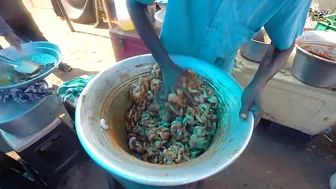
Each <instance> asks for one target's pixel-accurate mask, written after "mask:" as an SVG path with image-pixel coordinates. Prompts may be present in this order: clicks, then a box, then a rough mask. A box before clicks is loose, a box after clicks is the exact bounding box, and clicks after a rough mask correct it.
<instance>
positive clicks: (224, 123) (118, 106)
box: [100, 72, 237, 166]
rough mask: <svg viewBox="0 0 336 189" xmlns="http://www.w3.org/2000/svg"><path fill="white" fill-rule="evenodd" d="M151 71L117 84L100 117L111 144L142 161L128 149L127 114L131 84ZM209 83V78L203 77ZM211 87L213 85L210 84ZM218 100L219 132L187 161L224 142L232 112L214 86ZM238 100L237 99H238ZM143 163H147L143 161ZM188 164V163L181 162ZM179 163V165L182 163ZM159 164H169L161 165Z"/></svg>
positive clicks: (210, 150) (223, 96)
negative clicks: (204, 149)
mask: <svg viewBox="0 0 336 189" xmlns="http://www.w3.org/2000/svg"><path fill="white" fill-rule="evenodd" d="M148 74H149V72H146V73H142V74H139V75H137V76H134V77H130V78H127V79H124V80H123V81H122V82H121V83H120V84H119V85H118V86H116V87H115V88H114V89H113V90H112V91H110V92H109V94H108V95H107V96H106V97H105V98H104V100H103V103H102V104H103V105H102V107H101V108H100V117H101V118H104V119H105V122H106V124H107V125H109V129H108V130H106V131H104V130H102V131H103V132H104V134H105V136H106V138H107V139H108V141H109V142H110V144H111V145H113V146H117V149H118V148H119V152H120V153H121V154H123V155H125V152H126V153H127V154H128V156H132V157H133V158H134V159H136V160H137V161H141V160H139V159H137V158H136V157H134V156H133V155H131V152H130V151H129V149H128V142H127V139H126V129H125V114H126V112H127V111H128V110H129V109H130V108H131V106H132V101H131V100H130V96H129V91H130V86H131V84H132V83H134V82H135V81H136V80H137V79H138V78H139V77H140V76H146V75H148ZM203 80H204V81H205V82H206V83H207V84H209V82H207V79H203ZM210 86H211V87H213V85H211V84H210ZM213 88H214V90H215V92H216V95H217V98H218V101H219V105H218V109H217V116H218V118H219V121H218V124H217V132H216V134H215V136H214V138H213V140H212V143H211V145H210V147H209V148H208V149H207V150H206V151H205V152H204V153H203V154H202V155H200V156H199V157H198V158H195V159H193V160H191V161H189V162H187V163H190V162H193V161H195V160H197V159H199V158H206V157H207V156H209V155H211V154H212V153H214V152H215V150H216V146H218V145H217V144H219V143H222V142H223V140H224V138H225V135H226V133H227V131H228V129H229V124H230V116H229V115H230V112H227V110H228V109H230V108H228V106H230V103H228V102H227V100H228V99H227V98H226V96H225V93H223V92H220V89H218V88H216V87H213ZM236 100H237V99H236ZM141 162H143V163H147V162H144V161H141ZM181 164H186V163H181ZM181 164H179V165H181ZM159 166H169V165H159Z"/></svg>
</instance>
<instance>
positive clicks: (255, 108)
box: [251, 106, 263, 126]
mask: <svg viewBox="0 0 336 189" xmlns="http://www.w3.org/2000/svg"><path fill="white" fill-rule="evenodd" d="M251 111H252V113H253V115H254V126H257V125H258V123H259V122H260V120H261V116H262V114H263V111H262V109H261V108H260V107H258V106H252V107H251Z"/></svg>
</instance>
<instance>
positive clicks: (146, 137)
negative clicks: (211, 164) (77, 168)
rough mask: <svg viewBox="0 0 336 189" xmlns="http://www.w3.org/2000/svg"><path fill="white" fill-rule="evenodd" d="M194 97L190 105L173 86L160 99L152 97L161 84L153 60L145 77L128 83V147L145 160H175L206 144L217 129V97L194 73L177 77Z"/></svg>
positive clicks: (194, 154)
mask: <svg viewBox="0 0 336 189" xmlns="http://www.w3.org/2000/svg"><path fill="white" fill-rule="evenodd" d="M180 82H181V85H182V87H183V88H184V89H187V90H188V91H189V93H190V94H191V96H192V98H193V99H194V105H190V103H188V100H187V98H186V96H185V95H184V93H183V92H182V90H181V89H179V88H176V91H175V92H174V93H170V94H169V95H168V97H167V99H166V101H164V102H163V103H160V104H159V103H157V102H155V101H154V96H155V95H156V94H157V93H158V92H159V90H160V88H161V85H162V77H161V71H160V69H159V67H158V65H157V64H155V65H154V66H153V70H152V71H151V73H150V75H149V76H147V77H140V78H139V79H138V80H137V81H136V82H135V83H133V84H132V86H131V89H130V92H129V94H130V97H131V99H132V100H133V106H132V107H131V108H130V109H129V111H128V112H127V113H126V125H125V128H126V131H127V140H128V145H129V150H130V151H131V152H133V153H134V155H135V156H136V157H137V158H139V159H141V160H143V161H146V162H150V163H155V164H178V163H183V162H187V161H189V160H191V159H194V158H196V157H198V156H199V155H201V154H202V153H204V152H205V150H206V149H207V148H208V147H209V145H210V143H211V141H212V138H213V136H214V134H215V132H216V129H217V121H218V118H217V115H216V110H217V106H218V100H217V97H216V95H215V93H214V90H213V89H212V88H211V87H210V86H208V85H206V84H205V83H204V82H203V81H202V80H201V79H199V78H198V77H197V76H196V75H193V78H187V77H183V78H181V80H180Z"/></svg>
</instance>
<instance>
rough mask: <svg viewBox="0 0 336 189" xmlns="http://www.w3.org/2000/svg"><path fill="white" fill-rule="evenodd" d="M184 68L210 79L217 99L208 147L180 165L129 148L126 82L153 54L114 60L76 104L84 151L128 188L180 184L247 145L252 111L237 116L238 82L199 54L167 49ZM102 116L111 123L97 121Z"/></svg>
mask: <svg viewBox="0 0 336 189" xmlns="http://www.w3.org/2000/svg"><path fill="white" fill-rule="evenodd" d="M171 58H172V60H173V61H174V62H175V63H176V64H178V65H179V66H181V67H182V68H190V69H192V70H193V71H194V72H195V73H196V74H198V75H200V76H201V77H202V78H204V80H205V81H207V82H208V83H209V84H211V85H212V86H213V87H214V89H215V91H216V93H217V97H218V100H219V106H220V108H219V112H218V117H219V118H220V119H219V122H218V129H217V133H216V135H215V137H214V140H213V141H212V144H211V146H210V147H209V149H208V150H207V151H206V152H205V153H204V154H202V155H201V156H200V157H198V158H196V159H194V160H192V161H190V162H187V163H182V164H178V165H155V164H151V163H147V162H144V161H141V160H139V159H137V158H135V157H133V156H132V155H130V154H129V153H128V152H129V151H128V147H127V146H128V144H127V140H126V130H125V127H124V123H125V120H124V118H125V113H126V111H127V110H128V109H129V108H130V107H131V105H132V104H131V101H130V99H129V95H128V94H129V87H130V85H131V84H132V82H135V81H136V79H137V78H138V77H140V76H143V75H148V74H149V73H150V70H151V69H152V66H153V64H154V63H155V62H156V61H155V60H154V58H153V56H152V55H150V54H147V55H141V56H136V57H132V58H129V59H126V60H123V61H120V62H119V63H117V64H113V65H112V66H111V67H109V68H108V69H106V70H105V71H103V72H101V73H99V74H98V75H96V76H95V77H94V78H93V79H92V80H91V81H90V82H89V83H88V85H87V86H86V87H85V89H84V90H83V92H82V93H81V96H80V97H79V100H78V104H77V108H76V131H77V134H78V138H79V140H80V141H81V143H82V145H83V147H84V149H85V150H86V152H87V153H88V154H89V155H90V156H91V158H92V159H93V160H94V161H95V162H97V163H98V164H99V165H100V166H102V167H103V168H104V169H106V170H107V171H108V172H109V173H110V174H112V175H113V176H114V177H115V178H116V180H118V181H119V182H120V183H122V184H123V185H124V186H125V187H126V188H128V189H154V188H160V189H161V188H172V189H178V188H181V185H185V184H189V183H193V182H196V181H199V180H202V179H205V178H207V177H210V176H211V175H214V174H216V173H218V172H219V171H221V170H223V169H224V168H226V167H228V166H229V165H230V164H231V163H232V162H234V161H235V160H236V159H237V158H238V157H239V156H240V154H241V153H242V152H243V150H244V149H245V147H246V146H247V144H248V142H249V140H250V138H251V135H252V131H253V122H254V121H253V115H252V113H251V112H250V113H249V115H248V118H247V119H246V120H242V119H240V117H239V110H240V108H241V101H240V98H241V95H242V92H243V90H242V88H241V87H240V86H239V84H238V83H237V82H236V81H235V80H234V79H233V78H232V77H231V76H230V75H229V74H227V73H225V72H223V71H222V70H221V69H219V68H217V67H216V66H214V65H213V64H210V63H207V62H204V61H202V60H199V59H196V58H192V57H187V56H178V55H171ZM101 119H104V120H105V121H106V124H107V125H109V129H108V130H105V129H103V128H102V127H101V126H100V120H101Z"/></svg>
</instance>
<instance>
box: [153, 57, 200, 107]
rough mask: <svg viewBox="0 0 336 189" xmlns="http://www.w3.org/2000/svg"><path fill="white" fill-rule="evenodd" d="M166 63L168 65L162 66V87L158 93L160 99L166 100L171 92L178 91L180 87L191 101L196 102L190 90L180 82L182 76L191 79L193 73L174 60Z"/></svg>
mask: <svg viewBox="0 0 336 189" xmlns="http://www.w3.org/2000/svg"><path fill="white" fill-rule="evenodd" d="M170 61H171V60H170ZM164 65H166V66H165V67H162V68H160V69H161V72H162V87H161V90H160V92H159V93H158V100H166V99H167V96H168V94H169V93H176V89H177V88H179V89H181V90H182V91H183V93H184V95H185V96H186V98H187V99H188V101H189V103H190V104H194V100H193V98H192V96H191V94H190V93H189V91H188V90H187V89H185V88H184V87H183V86H182V85H181V83H180V82H179V79H181V78H182V77H186V78H187V79H191V78H190V77H193V74H192V73H190V72H189V71H187V70H184V69H182V68H180V67H179V66H177V65H176V64H175V63H173V62H172V61H171V62H170V63H168V64H164Z"/></svg>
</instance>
